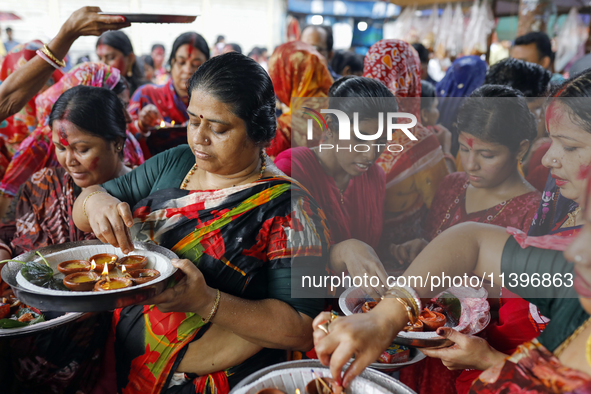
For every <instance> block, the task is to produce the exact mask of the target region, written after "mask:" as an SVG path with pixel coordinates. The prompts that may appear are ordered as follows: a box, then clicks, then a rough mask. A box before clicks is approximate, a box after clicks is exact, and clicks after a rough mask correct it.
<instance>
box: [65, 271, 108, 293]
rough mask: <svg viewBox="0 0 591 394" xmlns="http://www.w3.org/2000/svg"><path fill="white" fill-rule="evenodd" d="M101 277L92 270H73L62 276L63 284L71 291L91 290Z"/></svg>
mask: <svg viewBox="0 0 591 394" xmlns="http://www.w3.org/2000/svg"><path fill="white" fill-rule="evenodd" d="M100 278H101V277H100V276H99V275H97V274H96V273H95V272H93V271H88V272H75V273H73V274H70V275H68V276H66V277H65V278H64V280H63V281H62V282H63V283H64V286H66V287H67V288H68V289H70V290H72V291H92V289H93V288H94V285H95V283H96V282H97V281H98V280H99V279H100Z"/></svg>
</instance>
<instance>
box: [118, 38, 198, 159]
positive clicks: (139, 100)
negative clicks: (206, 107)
mask: <svg viewBox="0 0 591 394" xmlns="http://www.w3.org/2000/svg"><path fill="white" fill-rule="evenodd" d="M207 59H209V47H208V46H207V42H206V41H205V39H204V38H203V37H202V36H201V35H199V34H197V33H194V32H188V33H183V34H181V35H180V36H178V37H177V38H176V40H175V41H174V44H173V45H172V51H171V52H170V58H169V60H168V64H169V66H170V75H171V78H170V79H169V80H168V81H167V82H166V83H165V84H164V85H159V86H156V85H152V84H147V85H143V86H142V87H140V88H139V89H138V90H136V92H135V93H134V94H133V96H132V97H131V102H130V104H129V113H130V115H131V118H132V120H133V123H132V124H131V125H130V130H131V131H132V132H133V133H134V134H136V135H137V136H138V138H140V143H141V144H142V150H143V151H144V157H145V158H146V159H148V158H150V157H151V156H152V154H153V153H151V152H150V149H149V144H148V143H147V142H146V140H145V138H147V137H148V136H149V135H150V134H151V133H152V132H153V133H168V135H167V136H165V137H164V138H163V142H162V143H161V145H162V144H163V145H164V146H160V147H159V148H158V149H159V150H160V151H164V150H165V149H170V148H174V147H175V146H177V145H180V144H184V143H185V142H186V133H184V134H182V133H179V135H176V134H175V132H173V131H157V130H156V131H155V130H153V129H154V127H156V126H158V125H160V124H161V122H164V123H166V124H167V125H168V126H170V125H171V124H176V125H183V124H185V123H186V122H187V121H188V120H189V115H187V104H188V102H189V93H188V92H187V82H188V81H189V78H190V77H191V75H192V74H193V73H194V72H195V71H197V69H198V68H199V66H201V65H202V64H203V63H204V62H205V61H206V60H207ZM138 133H139V134H138ZM142 137H144V138H142Z"/></svg>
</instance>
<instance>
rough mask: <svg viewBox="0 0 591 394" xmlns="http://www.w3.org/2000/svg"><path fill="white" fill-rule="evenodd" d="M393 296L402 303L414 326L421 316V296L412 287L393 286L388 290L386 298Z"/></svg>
mask: <svg viewBox="0 0 591 394" xmlns="http://www.w3.org/2000/svg"><path fill="white" fill-rule="evenodd" d="M387 296H391V297H394V298H396V301H398V302H400V303H401V304H402V305H403V306H404V308H405V309H406V312H407V313H408V319H409V320H410V322H411V324H414V323H415V322H416V321H417V320H418V319H419V316H420V314H421V310H422V309H423V308H422V305H421V299H420V298H419V295H418V294H417V292H416V291H414V289H413V288H412V287H408V286H404V287H402V286H393V287H390V288H389V289H388V291H387V292H386V295H385V297H387Z"/></svg>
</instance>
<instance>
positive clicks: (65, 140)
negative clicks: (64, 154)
mask: <svg viewBox="0 0 591 394" xmlns="http://www.w3.org/2000/svg"><path fill="white" fill-rule="evenodd" d="M58 134H59V140H60V144H62V145H63V146H69V145H70V144H69V143H68V135H67V134H66V129H65V128H64V126H61V127H60V129H59V132H58Z"/></svg>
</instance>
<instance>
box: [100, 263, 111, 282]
mask: <svg viewBox="0 0 591 394" xmlns="http://www.w3.org/2000/svg"><path fill="white" fill-rule="evenodd" d="M101 276H104V277H105V279H107V282H110V281H111V278H109V265H108V264H107V263H105V268H103V272H102V273H101Z"/></svg>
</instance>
